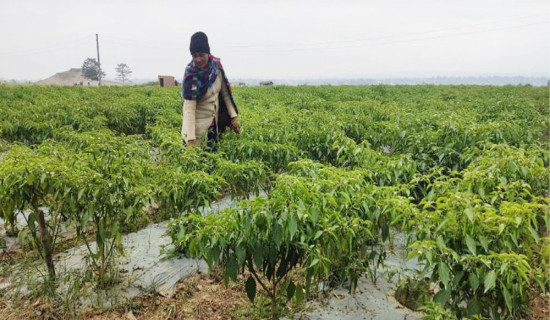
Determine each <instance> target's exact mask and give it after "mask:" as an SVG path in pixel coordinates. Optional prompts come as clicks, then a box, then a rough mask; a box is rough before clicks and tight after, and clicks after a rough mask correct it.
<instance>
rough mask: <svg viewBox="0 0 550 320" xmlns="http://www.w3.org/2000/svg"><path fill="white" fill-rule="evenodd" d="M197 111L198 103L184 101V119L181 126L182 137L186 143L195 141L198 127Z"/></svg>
mask: <svg viewBox="0 0 550 320" xmlns="http://www.w3.org/2000/svg"><path fill="white" fill-rule="evenodd" d="M196 111H197V101H195V100H184V101H183V112H182V113H183V119H182V126H181V137H182V138H183V139H184V140H185V141H189V140H195V139H196V136H195V127H196V119H195V117H196Z"/></svg>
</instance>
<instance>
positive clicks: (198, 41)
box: [189, 31, 210, 68]
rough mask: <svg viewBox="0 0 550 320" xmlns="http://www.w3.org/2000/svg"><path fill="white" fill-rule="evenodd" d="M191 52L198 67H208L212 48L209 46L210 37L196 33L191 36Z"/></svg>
mask: <svg viewBox="0 0 550 320" xmlns="http://www.w3.org/2000/svg"><path fill="white" fill-rule="evenodd" d="M189 51H191V55H192V56H193V62H195V65H197V67H199V68H205V67H206V66H207V65H208V56H209V55H210V46H209V45H208V37H207V36H206V34H205V33H204V32H200V31H199V32H195V34H193V35H192V36H191V44H190V45H189Z"/></svg>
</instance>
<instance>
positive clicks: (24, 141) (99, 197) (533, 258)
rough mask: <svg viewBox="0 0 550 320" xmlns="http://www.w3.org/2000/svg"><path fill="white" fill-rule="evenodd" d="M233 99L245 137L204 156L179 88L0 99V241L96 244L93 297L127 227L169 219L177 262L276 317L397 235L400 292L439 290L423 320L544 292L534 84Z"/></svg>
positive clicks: (34, 93)
mask: <svg viewBox="0 0 550 320" xmlns="http://www.w3.org/2000/svg"><path fill="white" fill-rule="evenodd" d="M234 92H235V98H236V102H237V104H238V105H239V111H240V115H239V117H240V122H241V123H242V125H243V131H242V133H241V134H240V135H236V134H233V133H229V132H226V133H224V135H223V137H222V139H221V140H220V142H219V143H218V150H219V152H217V153H210V152H205V150H201V149H200V148H185V147H184V146H183V144H182V140H181V135H180V127H181V121H182V118H181V116H182V115H181V112H182V111H181V110H182V109H181V107H182V100H181V97H180V95H179V88H158V87H148V86H141V87H131V88H130V87H124V88H120V87H101V88H82V87H74V88H61V87H37V86H0V212H1V214H2V216H3V218H4V220H5V221H6V224H7V228H6V229H7V230H8V231H9V232H10V234H12V235H15V234H17V232H18V231H19V230H17V228H16V227H15V221H16V218H17V215H20V214H22V212H23V211H25V212H26V213H30V214H28V215H26V216H25V217H27V219H28V220H29V221H28V222H29V227H28V228H24V229H23V230H22V232H21V234H20V235H19V236H20V238H21V239H32V240H31V241H30V242H31V243H30V246H31V247H33V248H36V249H37V252H39V253H40V254H41V256H42V257H43V258H44V260H45V261H46V263H48V258H47V257H46V256H47V254H46V253H47V252H46V251H48V249H47V247H48V246H49V247H50V248H49V249H51V250H49V251H54V250H55V243H56V239H57V235H58V233H59V225H60V221H65V223H66V224H67V226H68V227H75V228H76V229H77V230H78V232H77V233H78V236H79V237H80V241H81V242H84V243H87V241H88V240H89V239H87V238H86V235H87V234H88V233H90V232H91V233H93V236H94V239H93V240H95V241H96V242H97V243H98V244H99V246H92V245H89V258H90V259H89V260H90V266H91V268H90V270H91V272H93V275H95V277H94V279H95V281H96V282H97V284H98V285H100V286H103V287H105V286H108V285H110V284H112V283H113V282H114V281H116V278H114V277H113V273H114V272H113V270H112V266H113V262H114V259H116V256H117V254H120V253H121V252H122V251H123V248H122V247H121V245H120V244H121V241H120V239H121V235H122V233H123V232H126V231H128V230H134V229H135V228H137V226H139V225H140V223H141V221H147V220H149V217H151V218H154V219H159V218H166V217H174V216H176V217H178V216H179V215H181V216H180V217H178V219H176V220H175V221H174V222H173V224H172V229H171V236H172V238H173V241H174V243H175V245H176V248H177V250H178V251H181V252H184V253H186V254H188V255H193V256H196V257H203V258H204V259H206V260H207V261H208V262H209V264H210V265H212V266H214V265H218V266H220V267H221V268H222V270H223V272H224V275H225V277H226V279H227V281H228V280H229V279H235V278H236V275H237V274H239V273H242V272H243V271H244V270H248V271H250V272H251V275H252V276H251V277H250V278H248V279H247V280H246V282H245V283H244V284H243V285H244V286H245V289H246V291H247V294H248V296H249V298H250V299H251V300H258V299H263V298H265V296H264V297H262V294H261V292H267V293H266V294H267V296H268V297H269V299H271V301H272V306H275V309H272V310H271V312H272V314H276V313H277V312H278V311H277V308H276V306H277V305H281V304H284V303H286V302H287V301H288V300H290V299H294V300H295V301H303V300H304V299H305V296H304V294H305V293H307V292H308V291H309V289H310V288H311V286H312V285H315V284H317V283H318V282H319V281H323V282H326V281H328V282H330V283H340V284H345V285H348V286H349V287H350V288H351V289H353V288H354V286H355V283H356V281H357V278H358V277H359V276H361V275H363V274H365V273H367V274H368V275H370V276H371V277H373V278H375V277H376V271H377V270H378V267H380V266H382V262H383V260H384V258H385V255H386V250H387V246H386V245H387V244H390V245H391V242H392V236H391V235H392V234H393V232H395V230H396V229H401V230H402V231H405V232H406V233H407V239H408V241H409V244H410V246H409V252H410V257H415V258H417V259H418V261H419V262H420V263H421V264H422V265H423V266H424V269H423V270H421V271H420V272H419V274H418V275H417V278H413V279H411V280H410V281H411V282H410V283H413V284H415V286H416V284H417V285H418V287H419V288H420V289H422V288H424V287H423V286H424V285H425V284H430V285H431V286H432V287H433V286H434V285H435V287H436V288H435V289H436V290H435V292H428V293H427V294H428V295H429V296H427V297H424V296H422V299H418V300H419V301H416V302H417V303H422V301H425V302H426V303H425V305H424V307H423V309H424V310H425V312H426V317H427V318H428V319H452V318H461V317H468V318H476V317H477V318H487V317H489V318H495V319H497V318H521V317H525V316H526V314H527V308H528V305H529V301H528V299H529V296H530V294H531V293H532V291H534V290H535V291H546V290H548V289H550V287H549V286H550V276H549V274H548V257H549V256H550V245H549V244H550V240H549V237H548V230H549V227H550V215H549V213H548V205H549V201H548V176H549V173H550V172H549V170H550V169H549V167H550V153H549V151H548V145H547V133H548V128H549V126H550V121H549V120H548V119H550V114H549V109H548V101H549V100H548V95H549V93H548V90H547V88H534V87H478V86H437V87H435V86H357V87H355V86H338V87H331V86H319V87H304V86H299V87H290V86H289V87H270V88H264V87H260V88H235V90H234ZM545 132H546V135H545ZM250 194H255V195H260V197H259V198H256V199H255V200H251V201H242V202H241V203H239V205H238V206H237V207H236V208H232V209H227V210H225V211H223V212H221V213H220V214H219V215H212V216H204V217H203V216H202V215H201V214H198V213H194V212H196V211H197V209H198V208H199V207H203V206H208V205H209V204H210V203H211V202H212V201H214V200H216V199H219V198H220V197H222V196H224V195H229V196H231V197H233V198H237V199H241V198H247V197H248V196H249V195H250ZM264 194H265V196H263V195H264ZM41 218H45V219H44V221H43V222H44V223H43V227H44V228H41V226H40V225H41V223H40V221H41ZM42 231H43V232H42ZM42 235H43V236H42ZM50 260H51V259H50ZM252 270H253V271H254V272H252ZM290 273H292V277H290V276H289V274H290ZM52 275H53V273H52ZM421 291H422V290H421ZM418 292H420V291H418ZM422 292H424V291H422ZM404 294H405V296H407V295H408V296H409V297H410V296H415V295H417V292H414V291H413V292H410V290H409V291H408V292H405V293H404ZM259 297H260V298H259Z"/></svg>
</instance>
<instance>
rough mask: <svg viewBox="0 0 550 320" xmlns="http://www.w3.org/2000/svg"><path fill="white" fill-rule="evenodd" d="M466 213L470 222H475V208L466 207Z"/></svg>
mask: <svg viewBox="0 0 550 320" xmlns="http://www.w3.org/2000/svg"><path fill="white" fill-rule="evenodd" d="M464 213H465V214H466V216H467V217H468V219H469V220H470V222H474V210H472V208H466V209H464Z"/></svg>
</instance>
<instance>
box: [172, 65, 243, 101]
mask: <svg viewBox="0 0 550 320" xmlns="http://www.w3.org/2000/svg"><path fill="white" fill-rule="evenodd" d="M218 70H221V71H222V75H223V80H224V85H225V86H226V87H227V90H228V92H229V94H230V96H231V101H232V102H233V95H232V94H231V86H230V85H229V81H228V80H227V77H226V76H225V73H224V71H223V66H222V64H221V62H220V59H218V58H216V57H214V56H213V55H208V67H207V68H206V69H205V70H203V69H201V68H199V67H197V66H196V65H195V62H193V61H192V60H191V62H189V64H188V65H187V67H186V68H185V75H184V77H183V81H182V86H181V96H182V97H183V98H184V99H186V100H197V101H198V100H200V99H201V98H202V97H203V96H204V94H205V93H206V91H207V90H208V88H210V87H212V84H214V82H215V81H216V77H217V71H218ZM233 103H234V102H233Z"/></svg>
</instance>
